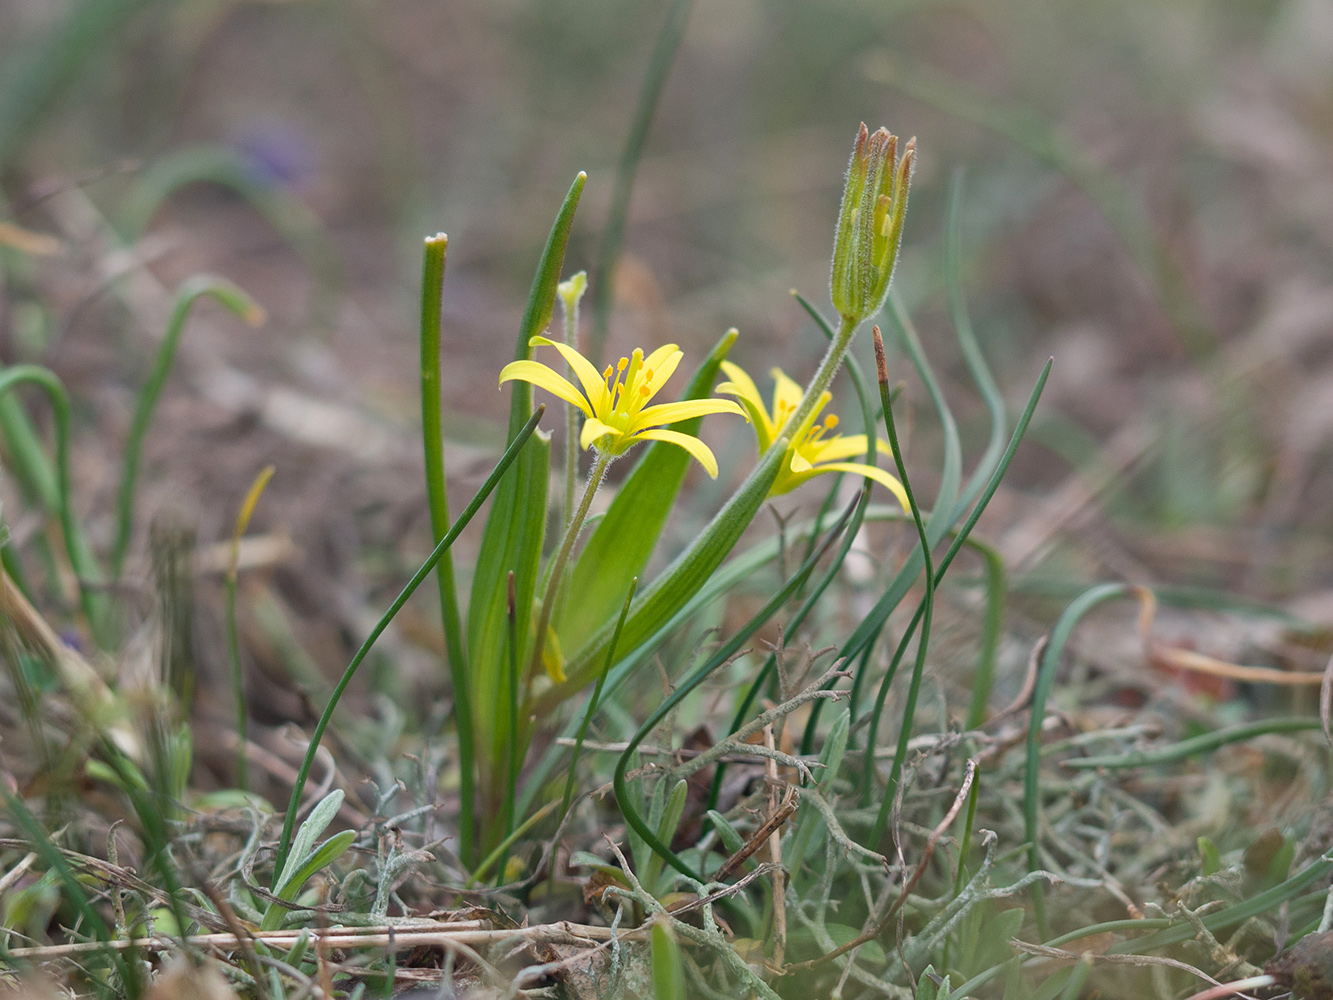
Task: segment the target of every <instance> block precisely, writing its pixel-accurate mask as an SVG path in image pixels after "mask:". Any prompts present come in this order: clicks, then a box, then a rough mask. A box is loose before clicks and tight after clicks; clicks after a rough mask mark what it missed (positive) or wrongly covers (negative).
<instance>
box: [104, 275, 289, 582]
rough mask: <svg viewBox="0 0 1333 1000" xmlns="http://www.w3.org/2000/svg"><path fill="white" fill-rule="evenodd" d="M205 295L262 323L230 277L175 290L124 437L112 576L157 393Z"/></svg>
mask: <svg viewBox="0 0 1333 1000" xmlns="http://www.w3.org/2000/svg"><path fill="white" fill-rule="evenodd" d="M204 296H208V297H209V298H212V299H213V300H215V301H216V302H218V303H220V304H221V305H222V306H223V307H225V308H226V309H227V310H228V311H230V312H231V313H233V314H234V315H236V316H239V317H240V318H241V319H242V320H244V321H245V322H246V323H248V324H249V325H250V326H259V324H260V323H262V322H264V310H263V309H262V308H260V306H259V303H257V302H255V300H254V299H252V298H250V296H249V295H247V294H246V293H245V292H244V291H242V290H241V289H240V288H237V287H236V286H235V285H234V284H232V283H231V282H230V281H228V280H227V279H226V278H217V277H214V276H213V275H209V274H202V275H197V276H196V277H193V278H188V279H186V281H185V282H184V283H182V285H181V286H180V288H179V289H178V290H177V292H176V301H175V303H174V304H173V305H172V307H171V316H170V318H169V319H168V320H167V330H166V334H165V335H164V336H163V338H162V343H161V345H160V346H159V347H158V349H157V357H156V358H155V359H154V361H153V368H152V371H150V372H149V373H148V378H147V380H146V381H145V382H144V384H143V388H142V389H140V390H139V399H138V401H137V402H136V404H135V407H134V418H133V420H131V422H130V433H129V436H128V437H127V438H126V439H125V451H124V454H123V455H122V457H121V468H120V491H119V493H118V494H117V498H116V536H115V541H113V542H112V544H111V577H112V579H116V580H118V579H120V573H121V570H122V569H123V568H124V565H125V553H126V552H127V551H128V550H129V546H130V532H131V531H132V529H133V527H134V498H135V492H136V487H137V485H138V478H139V456H140V453H141V452H142V450H143V441H144V437H145V436H146V435H147V434H148V425H149V424H150V423H152V420H153V409H154V408H155V407H156V406H157V400H158V397H159V396H161V395H162V388H163V386H165V385H166V381H167V376H168V375H170V374H171V366H172V363H173V362H174V361H175V359H176V347H177V345H178V344H179V343H180V338H181V334H182V333H184V332H185V323H186V321H187V320H188V319H189V318H190V312H191V311H192V310H193V309H194V304H195V303H196V302H198V301H199V300H200V299H201V298H203V297H204Z"/></svg>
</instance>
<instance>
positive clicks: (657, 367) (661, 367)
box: [643, 344, 685, 399]
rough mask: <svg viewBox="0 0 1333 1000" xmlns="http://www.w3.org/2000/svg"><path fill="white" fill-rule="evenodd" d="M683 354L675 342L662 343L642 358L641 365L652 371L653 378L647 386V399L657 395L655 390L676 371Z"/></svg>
mask: <svg viewBox="0 0 1333 1000" xmlns="http://www.w3.org/2000/svg"><path fill="white" fill-rule="evenodd" d="M684 356H685V355H684V354H682V353H681V351H680V349H679V348H678V347H676V345H675V344H664V345H663V346H661V347H659V348H658V349H657V350H655V351H653V353H652V354H650V355H648V357H646V358H644V359H643V367H644V368H645V369H648V370H650V371H652V373H653V380H652V382H651V383H650V384H649V386H648V389H649V392H648V398H649V399H652V397H653V396H655V395H657V391H658V390H659V389H661V388H662V386H664V385H666V381H667V379H669V378H670V377H671V376H672V375H674V374H675V373H676V366H677V365H678V364H680V359H681V358H683V357H684Z"/></svg>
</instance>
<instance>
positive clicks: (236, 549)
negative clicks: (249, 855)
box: [223, 465, 274, 792]
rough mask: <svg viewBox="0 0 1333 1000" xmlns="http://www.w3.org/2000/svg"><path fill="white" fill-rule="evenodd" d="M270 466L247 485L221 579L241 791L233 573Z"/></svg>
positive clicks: (243, 746)
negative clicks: (225, 568)
mask: <svg viewBox="0 0 1333 1000" xmlns="http://www.w3.org/2000/svg"><path fill="white" fill-rule="evenodd" d="M273 472H274V469H273V466H271V465H269V466H266V467H265V468H264V469H263V470H262V471H261V472H260V473H259V475H258V476H256V477H255V481H254V482H253V483H251V484H250V489H249V491H248V492H247V493H246V494H245V499H244V500H243V501H242V502H241V509H240V511H239V512H238V513H237V515H236V527H235V528H234V529H233V531H232V533H231V549H230V551H229V552H228V555H227V575H226V577H225V578H224V580H223V587H224V593H223V597H224V599H225V609H224V610H225V615H226V625H227V660H228V662H229V663H230V665H231V689H232V697H233V699H234V700H235V702H236V787H237V788H239V789H240V790H241V791H243V792H246V791H249V790H250V765H249V756H248V755H247V753H246V750H247V743H248V740H249V734H248V729H249V726H248V713H247V712H246V711H245V679H244V675H243V674H242V672H241V644H240V639H239V637H238V636H237V634H236V572H237V563H239V562H240V558H241V538H242V536H243V535H244V534H245V529H246V528H248V527H249V526H250V516H251V515H252V514H253V513H254V511H255V505H256V504H257V503H259V495H260V494H261V493H263V492H264V487H266V486H267V485H268V481H269V480H270V479H272V478H273Z"/></svg>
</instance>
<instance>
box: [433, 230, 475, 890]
mask: <svg viewBox="0 0 1333 1000" xmlns="http://www.w3.org/2000/svg"><path fill="white" fill-rule="evenodd" d="M448 246H449V237H447V236H446V235H444V233H439V234H438V235H436V236H431V237H428V238H427V239H426V241H425V248H424V251H423V253H422V274H421V440H422V444H423V445H424V447H425V451H426V498H427V502H428V504H429V506H430V525H431V531H432V534H433V538H434V541H435V542H437V543H438V542H439V540H440V539H441V538H443V537H444V534H445V532H447V531H448V530H449V521H450V518H449V496H448V491H447V489H446V486H447V483H446V480H445V474H444V414H443V407H442V403H441V399H440V304H441V301H442V299H443V295H444V293H443V288H442V287H441V286H442V283H443V281H444V268H445V256H446V252H447V250H448ZM435 579H436V583H437V584H438V586H439V589H440V622H441V626H442V627H443V629H444V643H445V658H446V660H447V661H448V666H449V680H450V684H451V686H452V687H453V696H454V727H455V730H456V732H457V734H458V773H459V781H458V784H459V789H458V799H459V808H458V853H459V857H461V858H463V859H465V861H466V862H467V863H469V864H470V863H471V862H472V860H473V859H474V857H475V856H476V846H475V837H476V833H475V829H474V828H475V826H476V799H477V787H476V744H475V740H476V736H475V734H474V733H473V728H472V697H471V692H470V690H469V687H468V670H467V658H466V654H465V652H464V650H463V625H462V620H461V618H460V616H459V613H458V588H457V586H456V584H455V581H454V559H453V554H452V553H449V552H446V553H445V554H444V556H443V557H441V559H440V564H439V565H438V566H437V567H436V570H435Z"/></svg>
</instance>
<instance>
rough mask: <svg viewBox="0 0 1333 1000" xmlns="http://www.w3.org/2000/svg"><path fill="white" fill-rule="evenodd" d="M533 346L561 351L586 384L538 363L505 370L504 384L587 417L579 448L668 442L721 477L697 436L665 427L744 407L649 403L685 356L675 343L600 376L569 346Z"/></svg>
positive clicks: (538, 340)
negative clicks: (544, 395)
mask: <svg viewBox="0 0 1333 1000" xmlns="http://www.w3.org/2000/svg"><path fill="white" fill-rule="evenodd" d="M528 343H529V344H531V345H532V346H533V347H537V346H538V345H542V346H547V347H554V348H555V349H556V350H557V351H559V352H560V353H561V354H562V355H563V356H564V358H565V361H567V362H568V363H569V367H570V368H572V369H573V370H574V374H575V375H576V376H577V377H578V380H579V382H581V383H582V385H583V391H582V392H580V391H579V390H578V389H576V388H575V387H574V385H573V384H572V383H571V382H570V381H569V380H568V379H566V378H565V377H564V376H563V375H560V374H559V373H558V372H556V371H555V370H554V369H552V368H549V367H548V366H546V365H544V364H542V363H540V362H538V361H511V362H510V363H509V364H507V365H505V366H504V369H503V370H502V371H501V372H500V384H501V385H504V383H506V382H508V381H509V380H510V379H521V380H522V381H524V382H531V383H532V384H533V385H535V386H540V387H541V388H543V389H545V390H546V391H547V392H549V393H551V395H553V396H559V397H560V398H561V399H563V400H564V401H565V402H567V403H569V404H571V405H572V406H577V407H578V408H579V409H580V410H582V411H583V416H584V417H585V419H584V421H583V433H582V434H580V435H579V447H580V448H591V447H596V448H597V450H598V451H599V452H601V453H602V454H603V455H607V456H610V457H612V458H614V457H615V456H616V455H623V454H624V453H625V452H626V451H628V450H629V449H630V448H631V447H633V446H634V445H636V444H638V443H639V442H640V441H665V442H667V443H668V444H674V445H677V446H679V447H681V448H684V449H685V450H686V451H687V452H689V453H690V455H691V456H693V457H694V458H695V459H697V460H698V462H699V464H700V465H702V466H703V467H704V468H705V469H706V470H707V471H708V474H709V475H710V476H712V477H713V478H714V479H716V478H717V459H716V458H714V457H713V453H712V451H710V450H709V448H708V446H707V445H706V444H704V443H703V442H702V441H700V440H699V439H698V438H697V437H694V436H693V435H690V434H682V433H681V432H680V431H669V430H661V427H662V426H663V425H664V424H675V423H679V422H680V421H682V420H690V419H693V418H694V417H701V416H703V415H705V414H708V413H741V412H742V411H741V408H740V407H739V406H737V405H736V404H735V403H733V402H731V401H730V400H727V399H687V400H683V401H681V402H679V403H659V404H658V405H656V406H649V405H647V404H648V402H649V400H651V399H652V398H653V397H654V396H655V395H657V393H658V390H660V389H661V388H662V386H663V385H665V384H666V381H667V379H669V378H670V377H671V375H672V373H673V372H675V370H676V366H677V365H678V364H680V359H681V357H683V355H682V354H681V352H680V351H679V350H678V349H677V347H676V345H675V344H667V345H666V346H664V347H659V348H658V349H657V350H655V351H653V353H652V354H650V355H648V356H647V357H646V358H645V357H644V356H643V351H641V350H639V349H638V348H635V349H634V353H633V354H632V355H630V356H629V357H628V358H621V359H620V361H619V363H617V364H616V365H615V366H611V365H607V366H606V371H604V372H602V374H600V375H598V374H597V369H596V368H594V367H593V366H592V362H590V361H589V360H588V359H587V358H585V357H584V356H583V355H582V354H580V353H579V352H578V351H576V350H574V348H572V347H570V346H568V345H567V344H561V343H558V342H557V341H554V340H548V339H546V338H545V337H533V338H532V340H530V341H528Z"/></svg>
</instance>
